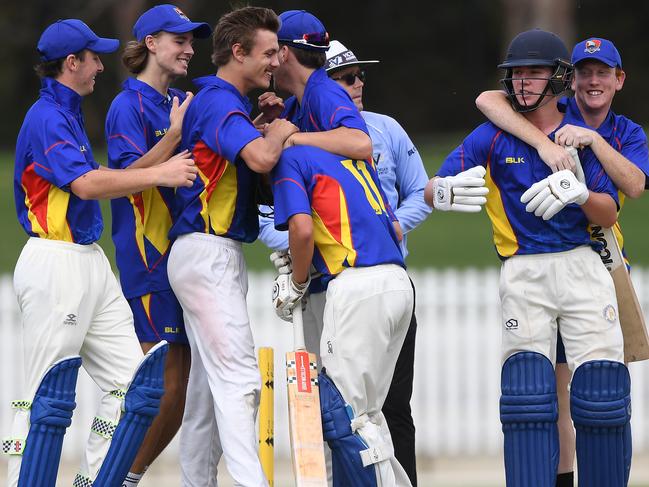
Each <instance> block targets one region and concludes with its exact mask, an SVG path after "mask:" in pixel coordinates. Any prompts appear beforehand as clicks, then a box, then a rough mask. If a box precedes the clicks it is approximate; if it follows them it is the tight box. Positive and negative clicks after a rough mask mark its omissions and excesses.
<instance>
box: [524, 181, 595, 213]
mask: <svg viewBox="0 0 649 487" xmlns="http://www.w3.org/2000/svg"><path fill="white" fill-rule="evenodd" d="M588 195H589V193H588V188H587V187H586V185H585V184H584V183H581V182H579V181H577V178H576V177H575V175H574V173H573V172H572V171H569V170H568V169H564V170H563V171H559V172H555V173H554V174H551V175H550V176H548V177H547V178H545V179H543V180H542V181H539V182H538V183H534V184H533V185H532V186H531V187H530V189H528V190H527V191H525V193H523V196H521V203H527V206H526V207H525V210H527V211H528V212H529V213H532V212H534V214H535V215H536V216H540V217H541V218H543V219H544V220H549V219H550V218H552V217H553V216H554V215H556V214H557V213H559V212H560V211H561V210H562V209H563V208H565V207H566V206H567V205H569V204H570V203H577V204H578V205H583V204H584V203H586V201H587V200H588Z"/></svg>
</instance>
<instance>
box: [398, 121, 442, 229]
mask: <svg viewBox="0 0 649 487" xmlns="http://www.w3.org/2000/svg"><path fill="white" fill-rule="evenodd" d="M390 125H391V126H390V131H389V134H390V140H391V142H392V150H393V157H394V161H395V172H396V184H397V192H398V194H399V200H400V203H399V205H398V207H397V208H396V209H395V214H396V216H397V219H398V220H399V224H400V225H401V229H402V230H403V232H404V233H408V232H409V231H410V230H412V229H414V228H415V227H416V226H417V225H419V224H420V223H421V222H423V221H424V220H425V219H426V217H427V216H428V215H429V214H430V212H431V211H432V208H431V207H429V206H428V205H427V204H426V203H425V201H424V188H425V187H426V183H427V182H428V176H427V175H426V170H425V169H424V163H423V161H422V160H421V156H420V155H419V152H418V151H417V148H416V147H415V145H414V144H413V143H412V141H411V140H410V137H408V134H407V133H406V131H405V130H404V129H403V127H401V125H399V123H398V122H397V121H396V120H393V119H391V124H390Z"/></svg>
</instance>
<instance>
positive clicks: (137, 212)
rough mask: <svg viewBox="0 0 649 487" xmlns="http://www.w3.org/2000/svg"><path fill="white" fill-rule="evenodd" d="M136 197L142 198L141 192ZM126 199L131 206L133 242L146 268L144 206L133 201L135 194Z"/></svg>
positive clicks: (147, 264)
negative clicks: (133, 221)
mask: <svg viewBox="0 0 649 487" xmlns="http://www.w3.org/2000/svg"><path fill="white" fill-rule="evenodd" d="M137 198H140V199H141V198H142V194H138V195H137ZM128 200H129V201H130V202H131V206H132V207H133V218H134V219H135V243H136V245H137V248H138V250H139V252H140V256H141V257H142V262H144V265H145V266H146V267H147V268H148V267H149V263H148V262H147V260H146V251H145V249H144V224H143V223H142V212H143V211H144V208H140V207H139V205H138V204H137V203H136V202H135V196H134V195H130V196H129V197H128Z"/></svg>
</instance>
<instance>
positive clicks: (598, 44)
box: [572, 37, 622, 68]
mask: <svg viewBox="0 0 649 487" xmlns="http://www.w3.org/2000/svg"><path fill="white" fill-rule="evenodd" d="M584 59H595V60H597V61H601V62H603V63H604V64H606V65H608V66H610V67H611V68H622V58H621V57H620V53H619V52H618V50H617V48H616V47H615V45H614V44H613V43H612V42H611V41H607V40H606V39H602V38H601V37H591V38H590V39H586V40H585V41H581V42H580V43H578V44H577V45H576V46H575V48H574V49H573V50H572V64H577V63H578V62H580V61H583V60H584Z"/></svg>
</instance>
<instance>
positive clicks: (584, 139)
mask: <svg viewBox="0 0 649 487" xmlns="http://www.w3.org/2000/svg"><path fill="white" fill-rule="evenodd" d="M571 62H572V63H573V64H574V65H575V73H574V77H573V80H572V90H573V91H574V92H575V97H574V98H563V99H561V100H560V101H559V109H560V110H561V111H564V112H566V113H569V114H570V116H571V118H574V119H576V120H578V121H579V122H581V123H580V124H579V125H566V126H564V127H562V129H561V130H560V131H558V132H557V135H556V137H555V139H556V142H557V144H555V143H553V141H552V140H550V139H549V138H548V137H547V136H546V135H545V134H544V133H543V132H542V131H540V130H539V129H537V128H536V127H535V126H534V125H533V124H531V123H530V122H529V121H527V119H525V117H523V116H522V115H520V114H518V113H517V112H515V111H514V110H513V109H512V107H511V104H510V103H509V101H507V99H506V97H505V94H504V93H503V92H501V91H487V92H484V93H482V94H481V95H480V96H479V97H478V99H477V100H476V104H477V106H478V108H479V109H480V110H482V111H483V113H484V114H485V115H486V116H487V117H489V119H490V120H491V121H492V122H493V123H494V124H496V125H497V126H499V127H500V128H502V129H503V130H506V131H508V132H510V133H512V134H514V135H516V137H518V138H520V139H521V140H523V141H525V142H527V143H528V144H530V145H531V146H532V147H535V148H536V149H537V150H538V153H539V155H540V156H541V158H542V159H543V160H544V162H545V163H546V164H547V165H548V166H550V167H551V168H552V169H553V170H559V169H561V168H571V166H572V164H574V163H573V160H572V158H571V157H569V156H568V155H567V153H566V151H565V150H564V149H563V148H562V147H561V145H574V146H584V147H585V146H588V147H591V149H592V150H593V152H594V153H595V155H596V157H597V158H598V160H599V161H600V162H601V164H602V166H603V167H604V169H605V170H606V173H607V174H608V176H609V178H610V179H611V180H612V181H613V183H615V185H616V186H617V188H618V189H619V190H620V191H621V193H620V194H619V195H618V196H619V200H620V207H622V205H623V204H624V198H625V196H628V197H630V198H637V197H639V196H640V195H641V194H642V193H643V192H644V189H645V188H646V187H647V176H648V175H649V154H648V152H647V137H646V135H645V133H644V130H643V129H642V127H641V126H640V125H638V124H636V123H634V122H633V121H631V120H629V119H628V118H626V117H624V116H622V115H617V114H615V113H613V111H612V110H611V105H612V103H613V98H614V96H615V93H616V92H618V91H620V90H621V89H622V87H623V86H624V80H625V77H626V74H625V72H624V71H623V70H622V58H621V56H620V53H619V51H618V50H617V48H616V47H615V45H614V44H613V43H612V42H611V41H609V40H606V39H602V38H598V37H591V38H589V39H586V40H584V41H581V42H579V43H577V44H576V45H575V47H574V49H573V51H572V58H571ZM584 125H585V126H584ZM558 144H561V145H558ZM613 228H614V230H615V233H616V236H617V238H618V242H619V244H620V247H621V248H622V247H623V238H622V232H621V228H620V225H619V222H616V224H615V226H614V227H613ZM555 372H556V377H557V393H558V397H559V438H560V442H561V457H560V461H559V468H558V472H559V473H558V476H557V487H568V486H572V485H574V472H573V470H574V458H575V432H574V428H573V424H572V420H571V418H570V401H569V393H568V384H569V383H570V377H571V373H570V369H568V366H567V364H566V355H565V349H564V346H563V342H562V341H561V335H559V337H558V340H557V365H556V368H555Z"/></svg>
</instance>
